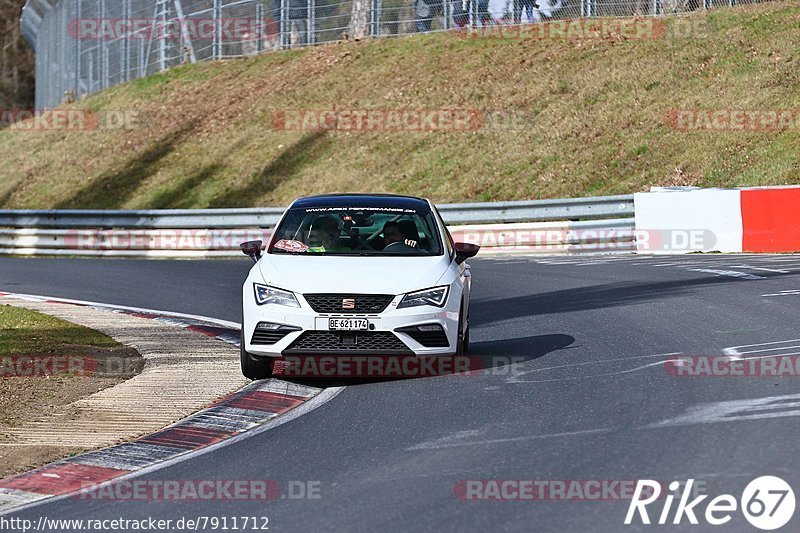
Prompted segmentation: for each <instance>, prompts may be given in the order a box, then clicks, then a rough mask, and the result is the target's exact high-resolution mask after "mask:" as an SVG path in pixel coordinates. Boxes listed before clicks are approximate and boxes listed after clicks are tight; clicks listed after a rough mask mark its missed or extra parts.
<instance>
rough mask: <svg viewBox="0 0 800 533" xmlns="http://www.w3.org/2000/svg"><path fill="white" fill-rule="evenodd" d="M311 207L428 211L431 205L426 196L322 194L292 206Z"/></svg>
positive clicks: (302, 199) (303, 199) (301, 199)
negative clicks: (389, 208)
mask: <svg viewBox="0 0 800 533" xmlns="http://www.w3.org/2000/svg"><path fill="white" fill-rule="evenodd" d="M309 207H355V208H358V207H392V208H403V209H413V210H415V211H428V210H430V205H429V204H428V201H427V200H425V199H424V198H417V197H415V196H402V195H398V194H356V193H352V194H321V195H319V196H307V197H304V198H298V199H297V200H295V201H294V203H292V208H309Z"/></svg>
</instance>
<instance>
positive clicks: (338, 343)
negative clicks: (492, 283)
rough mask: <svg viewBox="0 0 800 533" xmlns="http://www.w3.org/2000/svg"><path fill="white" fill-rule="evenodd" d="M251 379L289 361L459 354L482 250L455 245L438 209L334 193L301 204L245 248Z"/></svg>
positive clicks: (245, 335) (425, 203)
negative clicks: (474, 260)
mask: <svg viewBox="0 0 800 533" xmlns="http://www.w3.org/2000/svg"><path fill="white" fill-rule="evenodd" d="M241 246H242V251H243V252H244V253H245V254H247V255H249V256H250V257H251V258H252V259H253V260H254V262H255V264H254V265H253V267H252V269H251V270H250V273H249V275H248V277H247V280H246V281H245V283H244V287H243V290H242V296H243V310H244V313H243V316H244V318H243V323H242V342H241V365H242V373H243V374H244V375H245V376H246V377H248V378H250V379H262V378H266V377H269V376H270V375H272V370H273V365H274V362H275V360H276V358H278V357H281V356H290V355H303V356H315V355H348V356H352V355H368V356H375V355H380V356H394V355H396V356H415V355H416V356H429V355H461V354H463V353H464V352H465V351H466V350H467V347H468V345H469V295H470V286H471V276H470V270H469V267H468V266H467V264H466V260H467V259H468V258H470V257H473V256H474V255H475V254H476V253H477V252H478V249H479V247H478V246H477V245H474V244H469V243H455V242H453V238H452V237H451V235H450V233H449V231H448V230H447V227H446V226H445V224H444V222H443V221H442V217H441V215H440V214H439V212H438V211H437V209H436V207H435V206H434V205H433V203H431V202H430V201H429V200H426V199H422V198H413V197H408V196H395V195H384V194H337V195H323V196H314V197H308V198H300V199H298V200H295V201H294V202H293V203H292V205H290V206H289V208H288V209H287V210H286V211H285V212H284V214H283V216H282V217H281V219H280V221H279V222H278V224H277V226H276V228H275V230H274V231H273V233H272V236H271V239H270V242H269V244H268V245H267V246H266V250H265V252H266V253H262V252H263V251H264V246H263V243H262V241H250V242H246V243H243V244H242V245H241Z"/></svg>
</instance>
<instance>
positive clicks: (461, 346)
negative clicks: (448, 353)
mask: <svg viewBox="0 0 800 533" xmlns="http://www.w3.org/2000/svg"><path fill="white" fill-rule="evenodd" d="M464 320H466V321H467V328H466V329H464ZM457 338H458V340H457V342H456V355H464V354H466V353H467V351H468V350H469V317H468V316H467V317H465V316H464V304H463V303H462V304H461V312H460V313H459V314H458V337H457Z"/></svg>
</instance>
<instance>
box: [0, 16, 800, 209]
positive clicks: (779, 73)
mask: <svg viewBox="0 0 800 533" xmlns="http://www.w3.org/2000/svg"><path fill="white" fill-rule="evenodd" d="M687 19H688V20H689V21H692V24H691V25H690V28H695V30H690V31H689V32H688V33H687V32H685V31H676V30H675V28H676V26H675V25H676V24H677V23H678V22H680V23H681V24H683V26H682V27H683V28H686V25H685V21H686V20H687ZM665 23H666V24H667V32H666V33H665V35H664V36H661V37H660V38H656V39H625V38H622V37H620V36H611V37H607V38H604V39H563V38H548V39H536V38H507V39H498V38H465V37H464V36H462V35H457V34H436V35H418V36H411V37H405V38H397V39H382V40H369V41H362V42H354V43H352V42H351V43H341V44H334V45H329V46H322V47H316V48H311V49H306V50H297V51H290V52H281V53H269V54H264V55H262V56H259V57H254V58H247V59H238V60H230V61H225V62H217V63H204V64H197V65H187V66H182V67H178V68H174V69H171V70H169V71H166V72H163V73H161V74H158V75H155V76H152V77H149V78H146V79H139V80H135V81H133V82H131V83H128V84H125V85H122V86H118V87H114V88H111V89H109V90H107V91H105V92H103V93H100V94H97V95H95V96H92V97H90V98H88V99H86V100H84V101H81V102H80V103H78V104H76V105H77V107H79V108H83V109H90V110H94V111H114V110H118V111H135V112H137V113H139V114H140V118H141V120H142V121H143V123H144V124H145V126H144V127H138V128H136V129H133V130H131V131H123V130H120V131H94V132H68V131H60V132H38V133H37V132H23V131H4V132H0V161H2V162H3V164H2V165H0V207H5V208H122V209H128V208H199V207H235V206H263V205H285V204H286V203H287V202H289V201H291V200H292V199H294V198H295V197H297V196H300V195H305V194H313V193H322V192H333V191H390V192H398V193H411V194H415V195H424V196H429V197H431V198H433V199H434V200H436V201H463V200H478V201H488V200H503V199H509V200H510V199H531V198H553V197H568V196H584V195H599V194H619V193H630V192H634V191H640V190H644V189H647V188H648V187H650V186H652V185H699V186H706V187H708V186H725V187H727V186H745V185H768V184H769V185H772V184H788V183H800V163H799V162H798V154H799V153H800V151H799V150H798V145H799V142H798V141H800V132H798V129H794V130H793V131H783V132H775V131H771V132H770V131H761V132H727V131H726V132H720V131H701V132H698V131H679V130H678V129H676V128H673V127H671V126H670V125H669V124H668V123H667V121H666V119H665V116H666V115H667V114H668V113H669V112H670V111H671V110H675V109H695V110H716V109H726V108H734V109H743V110H762V111H770V110H776V109H796V108H798V103H800V49H798V45H797V43H798V42H800V6H798V5H797V4H796V3H794V2H776V3H766V4H761V5H755V6H744V7H737V8H733V9H719V10H714V11H709V12H707V13H702V12H699V13H695V14H692V15H689V16H688V17H686V18H684V19H681V20H680V21H676V20H675V19H666V21H665ZM298 108H299V109H333V108H337V109H343V110H362V109H383V110H394V109H440V108H457V109H481V110H499V111H514V112H519V113H522V115H521V116H522V120H521V123H518V124H517V125H516V126H515V127H511V128H508V127H505V128H504V127H499V126H497V125H495V127H491V128H489V127H487V128H481V129H478V130H477V131H469V132H452V131H451V132H441V131H439V132H396V131H395V132H392V131H381V132H342V131H338V132H331V131H328V132H318V131H281V130H276V129H275V128H274V127H273V118H274V116H275V113H276V112H280V110H285V109H298ZM795 126H796V127H797V125H795Z"/></svg>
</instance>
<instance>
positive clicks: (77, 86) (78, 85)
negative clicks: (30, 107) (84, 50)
mask: <svg viewBox="0 0 800 533" xmlns="http://www.w3.org/2000/svg"><path fill="white" fill-rule="evenodd" d="M80 18H81V0H75V20H78V21H80ZM81 42H82V39H81V35H80V32H78V35H77V37H76V38H75V98H80V96H81ZM37 85H38V84H37ZM36 103H37V104H38V103H39V102H36Z"/></svg>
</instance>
